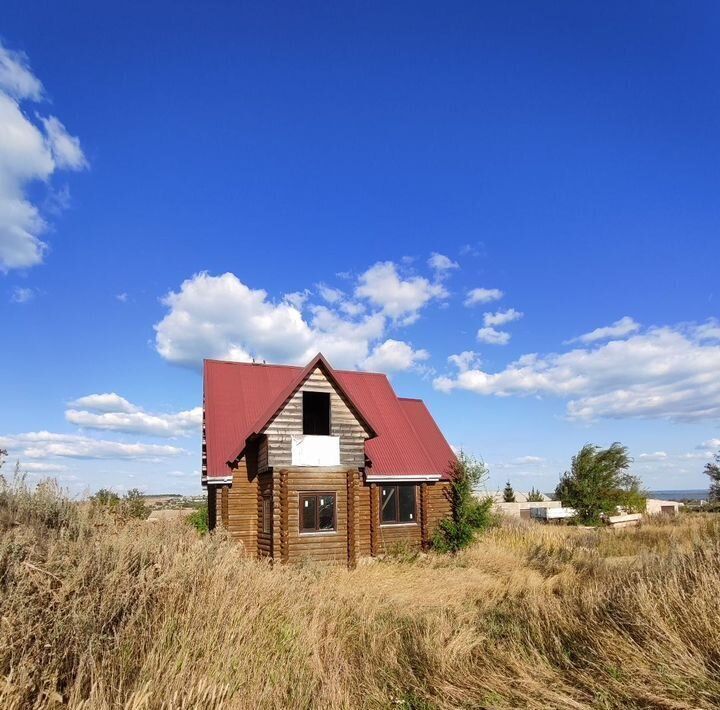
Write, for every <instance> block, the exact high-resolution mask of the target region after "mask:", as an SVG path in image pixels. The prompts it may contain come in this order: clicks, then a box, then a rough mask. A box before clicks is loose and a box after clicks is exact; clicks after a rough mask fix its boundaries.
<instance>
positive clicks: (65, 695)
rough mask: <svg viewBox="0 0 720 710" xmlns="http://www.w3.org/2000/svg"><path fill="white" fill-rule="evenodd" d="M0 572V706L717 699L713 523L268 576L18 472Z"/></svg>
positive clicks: (494, 538)
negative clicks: (32, 486) (31, 483)
mask: <svg viewBox="0 0 720 710" xmlns="http://www.w3.org/2000/svg"><path fill="white" fill-rule="evenodd" d="M0 581H1V584H2V588H1V589H2V591H1V593H0V684H1V685H0V707H3V708H9V709H10V708H23V709H24V708H51V707H52V708H56V707H72V708H88V709H89V708H93V709H94V708H132V709H137V710H139V709H141V708H203V709H206V708H221V707H227V708H668V709H670V708H713V707H718V706H720V621H719V614H720V516H718V517H712V516H702V515H694V516H690V515H688V516H685V517H681V518H679V519H677V520H665V521H658V522H653V523H648V524H645V525H644V526H643V527H641V528H637V529H629V530H619V531H607V530H598V531H587V530H581V529H574V528H556V527H540V526H534V525H530V524H527V525H520V524H515V525H505V526H501V527H499V528H496V529H494V530H492V531H491V532H490V533H488V534H486V535H485V536H483V537H482V539H480V541H479V542H478V543H477V544H476V545H475V546H474V547H473V548H472V549H470V550H469V551H467V552H465V553H462V554H459V555H458V556H455V557H453V556H439V555H432V554H431V555H427V556H423V557H421V558H417V557H414V556H413V555H410V554H408V555H399V556H397V557H396V558H393V559H391V560H383V561H380V562H376V563H374V564H368V565H363V566H360V567H358V568H357V569H356V570H353V571H348V570H346V569H342V568H337V567H330V566H296V567H283V566H276V567H275V568H272V567H271V566H270V565H268V564H264V563H260V562H257V561H253V560H250V559H246V558H245V557H243V554H242V550H241V549H240V548H239V547H238V546H237V545H235V544H233V543H231V542H229V541H228V540H226V539H224V537H223V536H222V535H217V534H216V535H212V536H205V537H200V536H199V535H198V534H197V533H196V532H195V531H194V530H193V529H192V528H190V527H189V526H187V525H185V524H183V523H182V522H176V523H171V524H164V525H149V524H147V523H144V522H140V521H123V520H119V519H116V518H114V517H112V516H111V515H108V514H107V513H104V512H103V511H100V510H93V509H92V508H91V507H90V506H88V505H78V504H73V503H70V502H68V501H66V500H65V499H64V498H63V496H62V495H61V494H60V493H59V492H58V491H57V490H56V489H55V488H54V487H53V486H51V485H48V486H45V487H44V488H42V489H41V490H40V491H38V492H34V491H33V492H31V491H29V490H28V489H26V488H25V487H24V486H23V485H21V484H19V483H13V484H6V485H5V486H4V488H3V489H2V491H1V493H0Z"/></svg>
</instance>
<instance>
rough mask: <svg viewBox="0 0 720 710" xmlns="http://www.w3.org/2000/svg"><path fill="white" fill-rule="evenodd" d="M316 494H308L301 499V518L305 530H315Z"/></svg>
mask: <svg viewBox="0 0 720 710" xmlns="http://www.w3.org/2000/svg"><path fill="white" fill-rule="evenodd" d="M316 500H317V499H316V498H315V496H306V497H304V498H301V499H300V507H301V508H302V510H301V511H300V515H301V516H302V517H301V518H300V519H301V520H302V529H303V530H315V501H316Z"/></svg>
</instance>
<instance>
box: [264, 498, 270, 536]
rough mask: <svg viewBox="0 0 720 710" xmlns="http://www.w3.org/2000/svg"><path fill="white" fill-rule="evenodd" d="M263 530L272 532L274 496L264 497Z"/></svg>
mask: <svg viewBox="0 0 720 710" xmlns="http://www.w3.org/2000/svg"><path fill="white" fill-rule="evenodd" d="M262 531H263V532H264V533H267V534H269V533H271V532H272V498H270V496H264V497H263V499H262Z"/></svg>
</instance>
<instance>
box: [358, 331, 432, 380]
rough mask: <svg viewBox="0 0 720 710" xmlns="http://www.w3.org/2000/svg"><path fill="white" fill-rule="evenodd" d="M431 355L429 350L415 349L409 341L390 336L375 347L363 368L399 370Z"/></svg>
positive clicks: (407, 368)
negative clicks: (394, 338)
mask: <svg viewBox="0 0 720 710" xmlns="http://www.w3.org/2000/svg"><path fill="white" fill-rule="evenodd" d="M429 357H430V353H428V351H427V350H413V348H412V346H411V345H410V344H409V343H405V342H403V341H401V340H393V339H391V338H390V339H388V340H386V341H385V342H384V343H381V344H380V345H377V346H376V347H375V348H374V349H373V351H372V353H371V354H370V356H369V357H368V358H367V359H366V360H365V361H364V362H363V368H364V369H366V370H376V371H378V372H398V371H400V370H409V369H411V368H412V367H415V366H416V365H417V364H419V363H420V362H423V361H424V360H427V359H428V358H429Z"/></svg>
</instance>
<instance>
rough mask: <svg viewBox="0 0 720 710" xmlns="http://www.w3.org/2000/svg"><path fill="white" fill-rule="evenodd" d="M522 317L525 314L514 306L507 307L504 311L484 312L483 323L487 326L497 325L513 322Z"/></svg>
mask: <svg viewBox="0 0 720 710" xmlns="http://www.w3.org/2000/svg"><path fill="white" fill-rule="evenodd" d="M522 317H523V314H522V313H521V312H520V311H516V310H515V309H514V308H507V309H506V310H504V311H496V312H495V313H484V314H483V324H484V325H485V326H487V327H495V326H496V325H505V324H506V323H512V322H513V321H515V320H519V319H520V318H522Z"/></svg>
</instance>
